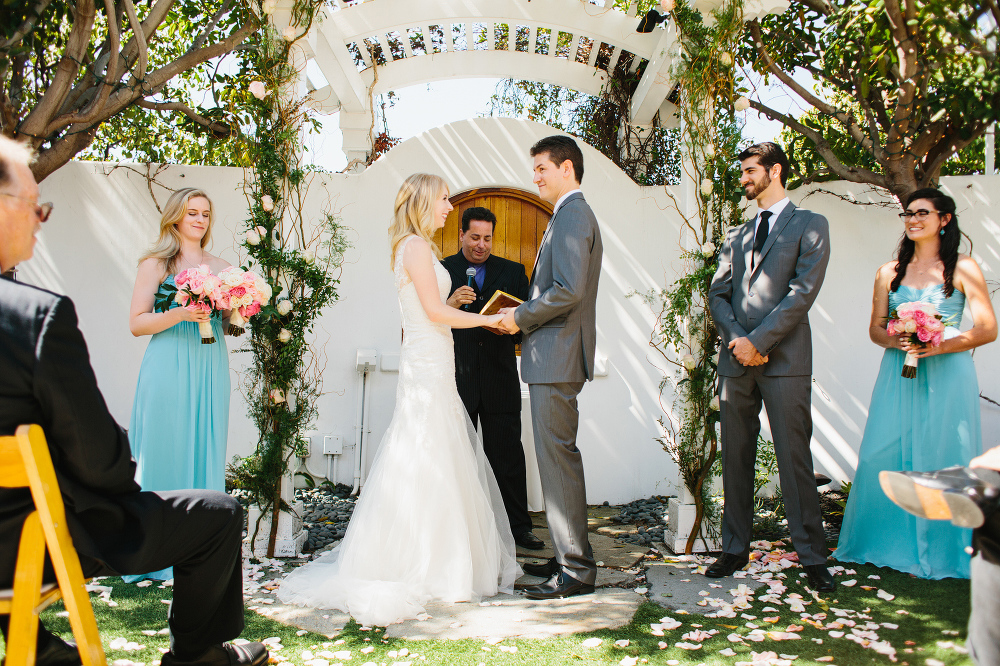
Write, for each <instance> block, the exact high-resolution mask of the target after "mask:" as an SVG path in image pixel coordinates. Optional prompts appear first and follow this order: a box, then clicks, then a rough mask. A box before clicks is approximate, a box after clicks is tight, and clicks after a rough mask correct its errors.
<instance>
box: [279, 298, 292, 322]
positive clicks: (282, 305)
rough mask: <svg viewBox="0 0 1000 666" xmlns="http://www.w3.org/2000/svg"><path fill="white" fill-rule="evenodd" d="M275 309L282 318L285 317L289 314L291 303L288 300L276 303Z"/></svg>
mask: <svg viewBox="0 0 1000 666" xmlns="http://www.w3.org/2000/svg"><path fill="white" fill-rule="evenodd" d="M277 309H278V314H279V315H281V316H282V317H284V316H285V315H287V314H288V313H289V312H291V311H292V302H291V301H290V300H288V299H285V300H281V301H278V305H277ZM282 330H284V329H282Z"/></svg>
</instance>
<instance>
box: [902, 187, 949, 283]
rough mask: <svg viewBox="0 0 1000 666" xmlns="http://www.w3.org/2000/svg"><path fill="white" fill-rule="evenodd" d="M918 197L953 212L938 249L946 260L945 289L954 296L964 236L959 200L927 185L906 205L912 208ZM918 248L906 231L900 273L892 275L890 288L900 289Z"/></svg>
mask: <svg viewBox="0 0 1000 666" xmlns="http://www.w3.org/2000/svg"><path fill="white" fill-rule="evenodd" d="M917 199H927V200H928V201H930V202H931V203H933V204H934V208H935V209H936V210H937V212H938V214H940V215H945V214H948V215H951V219H950V220H949V221H948V224H946V225H945V226H944V234H943V235H942V236H941V247H940V248H939V249H938V258H939V259H940V260H941V261H942V262H943V263H944V285H942V289H944V295H945V297H950V296H951V295H952V294H953V293H954V292H955V285H954V284H953V283H952V280H953V278H954V277H955V265H956V264H957V263H958V244H959V242H960V241H961V240H962V232H961V230H960V229H959V228H958V216H957V215H956V214H955V200H954V199H952V198H951V197H949V196H948V195H947V194H945V193H944V192H942V191H941V190H939V189H936V188H933V187H924V188H921V189H919V190H916V191H915V192H912V193H911V194H910V196H908V197H907V198H906V207H907V208H909V206H910V204H911V203H913V202H914V201H916V200H917ZM915 249H916V244H915V243H914V242H913V241H912V240H910V239H909V238H907V237H906V233H905V232H904V233H903V237H902V238H901V239H900V241H899V248H898V249H897V250H896V277H894V278H893V279H892V283H891V284H890V285H889V290H890V291H896V290H897V289H899V285H900V284H901V283H902V282H903V278H904V277H906V268H907V266H909V265H910V261H912V260H913V253H914V250H915Z"/></svg>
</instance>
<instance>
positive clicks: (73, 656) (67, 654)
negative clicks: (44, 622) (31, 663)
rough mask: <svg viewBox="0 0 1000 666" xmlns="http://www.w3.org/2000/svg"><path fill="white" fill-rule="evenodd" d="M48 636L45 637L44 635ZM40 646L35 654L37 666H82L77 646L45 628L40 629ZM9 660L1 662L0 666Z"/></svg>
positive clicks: (40, 627)
mask: <svg viewBox="0 0 1000 666" xmlns="http://www.w3.org/2000/svg"><path fill="white" fill-rule="evenodd" d="M43 632H44V633H45V634H47V635H46V636H43V635H42V633H43ZM38 634H39V637H38V645H37V648H36V649H37V652H35V666H80V664H81V663H82V662H81V660H80V652H79V650H78V649H77V647H76V645H74V644H73V643H67V642H66V641H64V640H63V639H61V638H59V637H58V636H55V635H54V634H50V633H49V632H48V631H47V630H46V629H45V627H43V626H41V625H39V627H38ZM6 663H7V660H6V659H3V660H0V666H2V665H3V664H6Z"/></svg>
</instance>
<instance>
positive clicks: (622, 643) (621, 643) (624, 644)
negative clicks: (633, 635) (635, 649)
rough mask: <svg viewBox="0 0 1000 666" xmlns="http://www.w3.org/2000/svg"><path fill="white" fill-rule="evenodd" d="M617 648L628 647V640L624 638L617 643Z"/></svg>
mask: <svg viewBox="0 0 1000 666" xmlns="http://www.w3.org/2000/svg"><path fill="white" fill-rule="evenodd" d="M615 647H620V648H623V647H628V639H627V638H623V639H621V640H620V641H615Z"/></svg>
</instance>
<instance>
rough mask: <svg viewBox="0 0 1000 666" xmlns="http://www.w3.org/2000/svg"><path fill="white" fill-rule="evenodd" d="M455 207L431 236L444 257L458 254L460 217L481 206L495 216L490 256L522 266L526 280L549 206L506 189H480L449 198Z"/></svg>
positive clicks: (532, 265)
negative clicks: (468, 210)
mask: <svg viewBox="0 0 1000 666" xmlns="http://www.w3.org/2000/svg"><path fill="white" fill-rule="evenodd" d="M451 205H452V206H454V207H455V210H453V211H452V212H451V213H450V214H449V215H448V219H447V220H446V221H445V225H444V228H443V229H440V230H439V231H438V232H437V234H435V236H434V240H435V241H436V242H437V244H438V247H440V248H441V252H442V253H443V254H444V256H446V257H448V256H451V255H453V254H455V253H456V252H458V251H459V243H458V234H459V232H460V231H461V230H462V213H464V212H465V210H466V209H468V208H473V207H476V206H482V207H483V208H489V209H490V210H491V211H493V214H494V215H496V216H497V227H496V231H494V232H493V254H495V255H497V256H498V257H503V258H504V259H510V260H511V261H517V262H519V263H522V264H524V268H525V270H526V271H527V274H528V276H529V277H530V276H531V270H532V269H533V268H534V267H535V255H536V254H537V253H538V244H539V243H541V242H542V235H543V234H544V233H545V227H546V226H548V224H549V218H550V217H551V216H552V205H551V204H549V203H546V202H545V201H542V200H541V199H539V198H538V195H537V194H533V193H531V192H526V191H524V190H516V189H513V188H508V187H481V188H479V189H475V190H467V191H465V192H460V193H459V194H456V195H455V196H453V197H452V198H451Z"/></svg>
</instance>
